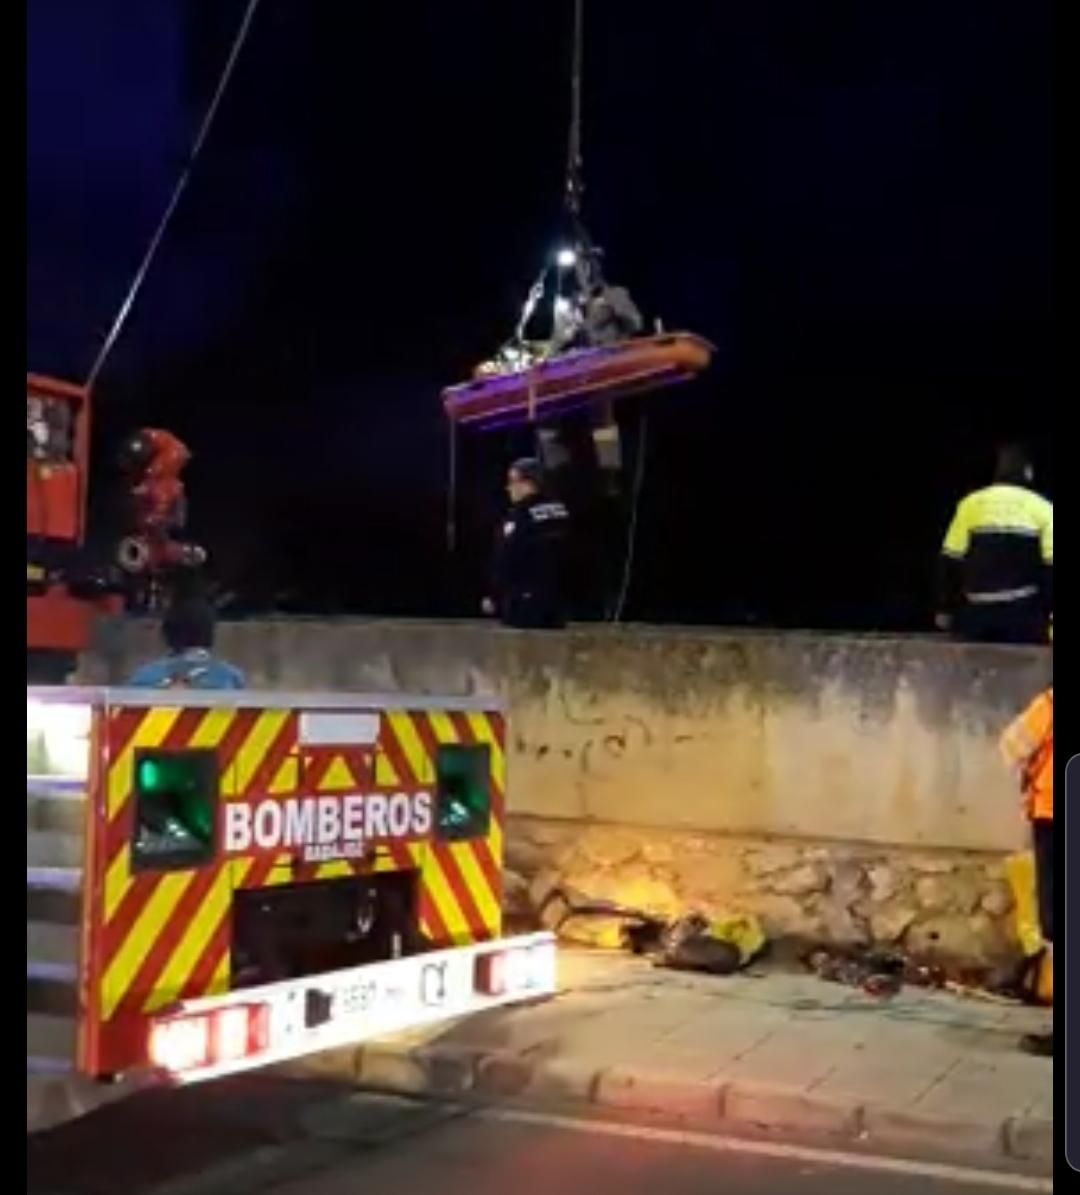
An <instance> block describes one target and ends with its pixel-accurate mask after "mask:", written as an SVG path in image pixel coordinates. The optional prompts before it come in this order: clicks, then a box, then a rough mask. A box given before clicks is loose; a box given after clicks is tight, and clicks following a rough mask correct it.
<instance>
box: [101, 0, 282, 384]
mask: <svg viewBox="0 0 1080 1195" xmlns="http://www.w3.org/2000/svg"><path fill="white" fill-rule="evenodd" d="M259 2H260V0H248V5H247V8H246V9H245V10H244V15H243V17H242V19H241V21H240V26H239V28H238V29H237V31H236V35H235V37H234V38H233V42H232V48H231V49H230V50H229V56H228V58H227V59H226V60H225V66H224V68H223V70H222V72H221V77H220V78H219V79H218V83H217V87H216V88H215V89H214V94H213V96H212V97H211V100H210V105H209V107H208V108H207V109H206V114H205V115H204V116H203V119H202V123H201V124H200V125H199V129H198V132H197V133H196V134H195V140H194V142H193V143H192V147H191V152H190V154H189V155H188V159H187V162H186V163H185V164H184V168H183V170H182V171H181V172H180V177H179V178H178V179H177V181H176V186H175V187H173V191H172V195H171V196H170V197H169V202H168V203H167V204H166V205H165V210H164V212H163V213H162V216H161V219H160V220H159V221H158V225H157V228H156V229H155V230H154V235H153V236H152V237H151V238H150V244H149V245H148V246H147V249H146V252H145V253H144V254H143V259H142V261H141V262H140V263H139V268H138V269H137V270H136V271H135V276H134V277H133V278H132V280H131V285H130V286H129V287H128V291H127V294H126V296H125V297H124V301H123V303H121V304H120V309H119V311H117V313H116V318H115V319H114V320H113V322H112V327H110V329H109V334H108V335H107V336H106V337H105V340H104V342H103V343H102V345H101V348H100V349H99V350H98V354H97V356H96V357H95V358H94V364H93V365H92V366H91V367H90V372H89V374H88V375H87V378H86V383H85V384H86V388H87V389H88V390H89V389H90V388H91V387H92V386H93V385H94V383H95V382H96V381H97V379H98V375H99V374H100V373H101V370H102V368H103V367H104V365H105V362H106V361H107V360H108V357H109V354H110V353H111V352H112V350H113V346H114V345H115V344H116V342H117V340H118V339H119V337H120V333H121V332H122V331H123V328H124V324H125V323H126V322H127V318H128V316H129V315H130V313H131V308H132V306H133V305H134V303H135V300H136V298H137V297H138V294H139V291H140V290H141V289H142V284H143V282H144V281H145V280H146V275H147V272H148V271H149V269H150V266H151V263H152V262H153V260H154V256H155V255H156V253H157V251H158V247H159V245H160V244H161V241H162V238H163V237H164V236H165V230H166V229H167V228H168V226H169V221H170V220H171V219H172V217H173V213H174V212H175V211H176V208H177V205H178V204H179V202H180V197H181V196H182V195H183V193H184V191H185V190H186V188H187V185H188V181H189V179H190V178H191V174H192V171H193V170H194V168H195V162H196V159H197V158H198V156H199V153H200V152H201V150H202V147H203V145H204V143H205V142H206V138H207V137H208V136H209V134H210V127H211V125H213V123H214V117H215V116H216V115H217V110H218V108H219V107H220V105H221V101H222V99H223V97H224V95H225V90H226V88H227V87H228V86H229V80H230V79H231V78H232V73H233V69H234V68H235V66H236V62H237V59H238V58H239V57H240V51H241V50H242V49H243V47H244V43H245V42H246V41H247V36H248V33H249V31H250V29H251V25H252V22H253V21H254V19H255V12H256V10H257V9H258V7H259Z"/></svg>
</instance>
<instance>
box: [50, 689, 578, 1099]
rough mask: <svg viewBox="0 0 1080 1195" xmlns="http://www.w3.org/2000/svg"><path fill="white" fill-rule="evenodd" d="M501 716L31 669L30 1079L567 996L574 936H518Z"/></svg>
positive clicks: (112, 1073)
mask: <svg viewBox="0 0 1080 1195" xmlns="http://www.w3.org/2000/svg"><path fill="white" fill-rule="evenodd" d="M504 733H505V731H504V721H503V717H502V714H501V712H500V711H499V710H498V709H497V708H496V707H495V705H494V704H493V703H491V702H485V701H477V700H467V699H461V700H453V701H441V700H436V699H433V698H431V697H404V696H399V695H393V696H378V695H376V696H355V697H353V696H342V695H325V694H311V695H308V694H295V695H289V694H262V693H254V692H238V693H228V694H226V693H199V692H194V691H190V690H184V691H179V690H175V691H150V690H139V691H136V690H108V689H92V690H91V689H74V688H71V689H62V688H49V689H32V688H31V689H28V690H27V820H28V839H27V869H26V879H27V1073H28V1090H29V1080H30V1077H31V1076H32V1075H37V1076H39V1077H41V1076H47V1077H49V1079H50V1081H52V1082H63V1081H64V1080H65V1079H71V1080H78V1081H81V1082H82V1083H83V1084H84V1085H85V1084H86V1083H87V1082H88V1081H96V1082H98V1083H100V1082H103V1081H104V1082H107V1081H115V1080H118V1079H124V1080H126V1081H128V1082H136V1081H137V1082H145V1081H149V1082H157V1081H164V1082H169V1083H188V1082H193V1081H197V1080H203V1079H209V1078H213V1077H216V1076H220V1075H225V1074H229V1073H232V1072H236V1071H241V1070H245V1069H249V1068H252V1067H257V1066H263V1065H266V1064H270V1063H276V1062H281V1061H284V1060H287V1059H290V1058H295V1057H298V1056H300V1055H303V1054H307V1053H310V1052H314V1051H318V1050H323V1049H327V1048H330V1047H334V1046H338V1045H341V1044H345V1043H349V1042H357V1041H362V1040H365V1039H368V1038H371V1037H374V1036H379V1035H384V1034H387V1033H392V1032H396V1031H399V1030H403V1029H407V1028H411V1027H414V1026H420V1025H424V1024H428V1023H432V1022H435V1021H438V1020H441V1019H443V1018H448V1017H460V1016H462V1015H465V1014H468V1013H472V1012H478V1011H481V1010H483V1009H486V1008H492V1007H495V1006H497V1005H502V1004H507V1003H511V1002H515V1001H520V1000H530V999H535V998H538V997H543V996H546V995H549V994H551V993H552V992H553V991H554V987H555V945H554V940H553V938H552V937H551V935H549V934H530V935H524V936H520V937H513V938H502V937H501V936H500V935H501V930H502V913H501V899H500V897H501V874H502V857H503V851H502V841H503V820H504V789H505V755H504ZM69 1114H70V1113H69ZM28 1115H29V1110H28Z"/></svg>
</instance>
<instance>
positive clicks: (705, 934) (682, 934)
mask: <svg viewBox="0 0 1080 1195" xmlns="http://www.w3.org/2000/svg"><path fill="white" fill-rule="evenodd" d="M538 915H539V916H540V918H541V920H542V921H543V922H544V924H546V925H548V926H550V928H551V929H552V930H554V932H555V933H559V932H561V931H562V930H563V929H564V927H565V926H566V924H567V923H568V922H569V921H571V920H573V919H574V918H578V917H604V918H608V919H613V920H616V921H621V922H622V923H623V924H622V927H621V930H620V934H619V938H620V943H621V945H622V947H623V949H625V950H629V951H630V952H631V953H632V954H637V955H641V956H644V957H646V958H649V959H651V961H652V962H653V964H654V965H655V966H658V967H668V968H670V969H672V970H676V971H700V972H704V973H707V974H710V975H731V974H733V973H734V972H736V971H738V970H741V969H742V968H743V967H745V966H747V965H748V964H749V963H751V962H753V961H754V960H755V959H756V958H758V957H759V956H760V955H761V953H762V951H763V950H764V949H765V947H766V945H767V940H766V937H765V933H764V931H763V930H762V928H761V924H760V922H759V921H758V919H757V918H756V917H753V916H750V915H747V914H736V915H731V916H728V917H723V918H718V919H713V920H710V919H709V918H708V917H706V916H705V915H704V914H702V913H698V912H691V913H688V914H686V915H685V916H682V917H676V918H674V919H670V920H669V919H666V918H663V917H658V916H656V915H655V914H652V913H648V912H646V911H645V910H643V909H632V908H628V907H626V906H624V905H618V904H615V903H614V902H612V901H606V900H589V899H588V898H586V897H584V896H582V895H580V894H577V893H572V892H569V891H568V890H567V889H565V888H553V889H552V890H551V892H549V893H548V895H547V896H546V897H545V899H544V901H543V903H542V905H541V907H540V909H539V910H538Z"/></svg>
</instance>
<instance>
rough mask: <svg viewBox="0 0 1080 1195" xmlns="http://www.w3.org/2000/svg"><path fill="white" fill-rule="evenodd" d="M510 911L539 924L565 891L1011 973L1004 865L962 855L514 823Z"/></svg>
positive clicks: (571, 929) (571, 931) (779, 935)
mask: <svg viewBox="0 0 1080 1195" xmlns="http://www.w3.org/2000/svg"><path fill="white" fill-rule="evenodd" d="M506 862H507V869H508V874H507V877H506V897H507V912H508V914H509V915H510V916H511V917H514V916H517V917H527V916H528V915H529V914H530V913H531V914H532V915H535V913H536V910H537V908H538V906H539V905H540V903H541V902H542V901H543V900H544V897H545V896H546V895H547V894H548V893H549V892H550V891H551V889H552V888H553V887H555V886H557V885H564V886H565V887H567V888H569V889H572V890H574V891H576V892H579V893H582V894H584V895H585V896H588V897H589V898H592V899H596V900H611V901H616V902H618V903H619V904H622V905H628V906H631V907H634V908H640V909H644V910H646V911H648V912H652V913H656V914H659V915H661V916H671V915H674V914H678V913H686V912H689V911H690V910H700V911H702V912H704V913H706V914H707V915H717V916H718V915H721V914H731V913H738V912H749V913H754V914H756V915H757V916H758V917H759V918H760V920H761V922H762V924H763V927H764V929H765V931H766V933H767V934H768V935H769V938H770V939H771V940H773V941H776V940H778V939H795V940H798V941H806V942H811V941H812V942H825V943H831V944H838V945H840V944H842V945H854V944H871V943H872V944H875V945H879V946H883V947H885V946H888V947H901V948H903V949H904V950H906V951H909V952H911V953H913V954H915V955H918V956H920V957H925V958H927V959H936V960H940V961H941V962H943V963H947V964H953V965H956V964H959V965H961V966H965V967H978V968H984V967H993V968H996V967H1001V966H1007V965H1009V964H1010V963H1011V962H1013V961H1015V959H1016V958H1017V956H1018V944H1017V939H1016V932H1015V927H1014V918H1013V899H1012V893H1011V891H1010V889H1009V886H1008V884H1007V882H1006V879H1005V872H1004V858H1003V857H1002V856H1000V855H996V854H982V853H972V852H959V851H947V850H941V851H913V850H910V849H896V850H891V849H888V848H882V847H879V846H873V845H860V844H853V843H829V842H820V841H812V840H794V839H763V838H758V839H753V838H741V837H728V836H724V835H719V834H695V833H688V832H681V831H670V830H658V829H655V828H646V827H634V826H629V825H622V824H620V825H610V824H600V823H589V824H582V823H581V822H572V821H559V820H554V819H541V818H533V817H521V816H517V817H511V818H510V825H509V833H508V837H507V854H506ZM618 930H619V923H618V922H615V921H613V920H607V919H604V918H576V919H574V920H573V921H571V922H569V923H568V924H567V926H566V927H565V930H564V936H565V937H566V938H567V939H568V940H573V941H577V942H581V943H585V944H591V945H599V946H612V947H614V946H617V945H618V944H619V939H618Z"/></svg>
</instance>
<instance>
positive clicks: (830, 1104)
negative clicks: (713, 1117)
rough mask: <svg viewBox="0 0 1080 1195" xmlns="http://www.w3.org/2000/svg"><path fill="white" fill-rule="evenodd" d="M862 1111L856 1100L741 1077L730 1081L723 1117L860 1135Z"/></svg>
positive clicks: (774, 1126)
mask: <svg viewBox="0 0 1080 1195" xmlns="http://www.w3.org/2000/svg"><path fill="white" fill-rule="evenodd" d="M861 1112H862V1109H861V1107H860V1105H859V1104H858V1103H857V1102H855V1101H854V1100H843V1099H837V1098H836V1097H835V1096H827V1095H817V1094H815V1093H813V1092H806V1091H800V1090H798V1089H796V1088H792V1087H783V1086H779V1085H777V1084H775V1083H764V1082H750V1081H746V1080H741V1079H737V1080H735V1082H733V1083H732V1084H731V1086H730V1088H729V1089H728V1093H727V1100H726V1101H725V1105H724V1119H725V1120H729V1121H733V1122H734V1123H736V1124H750V1125H755V1126H757V1127H760V1128H765V1129H794V1130H799V1131H803V1132H808V1133H825V1134H827V1135H829V1136H838V1137H855V1136H857V1135H858V1133H859V1131H860V1128H861Z"/></svg>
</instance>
